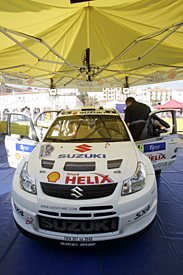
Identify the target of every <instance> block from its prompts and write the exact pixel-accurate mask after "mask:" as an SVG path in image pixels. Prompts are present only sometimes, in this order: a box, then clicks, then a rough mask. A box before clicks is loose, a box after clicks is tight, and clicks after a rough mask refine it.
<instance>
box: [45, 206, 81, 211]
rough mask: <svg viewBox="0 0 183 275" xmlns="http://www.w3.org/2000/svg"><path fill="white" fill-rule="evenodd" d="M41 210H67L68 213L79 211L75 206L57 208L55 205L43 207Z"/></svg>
mask: <svg viewBox="0 0 183 275" xmlns="http://www.w3.org/2000/svg"><path fill="white" fill-rule="evenodd" d="M41 208H44V209H52V210H53V209H54V210H66V211H77V210H78V209H77V207H73V206H63V207H60V206H55V205H41Z"/></svg>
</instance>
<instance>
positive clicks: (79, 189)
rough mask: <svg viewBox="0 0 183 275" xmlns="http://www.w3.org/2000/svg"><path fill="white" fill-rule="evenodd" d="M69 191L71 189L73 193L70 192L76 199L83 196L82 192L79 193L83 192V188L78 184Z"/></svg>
mask: <svg viewBox="0 0 183 275" xmlns="http://www.w3.org/2000/svg"><path fill="white" fill-rule="evenodd" d="M71 191H73V193H71V196H73V197H75V198H76V199H78V198H80V197H82V196H83V194H82V193H81V192H83V190H82V189H81V188H79V186H76V187H75V188H73V189H71Z"/></svg>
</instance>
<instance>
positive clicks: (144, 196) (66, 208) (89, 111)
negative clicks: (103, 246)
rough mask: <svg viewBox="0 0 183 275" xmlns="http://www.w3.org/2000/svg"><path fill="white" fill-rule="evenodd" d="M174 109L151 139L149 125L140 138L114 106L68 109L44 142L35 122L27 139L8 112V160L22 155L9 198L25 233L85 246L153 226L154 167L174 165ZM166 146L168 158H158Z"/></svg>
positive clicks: (175, 146) (48, 132) (154, 199)
mask: <svg viewBox="0 0 183 275" xmlns="http://www.w3.org/2000/svg"><path fill="white" fill-rule="evenodd" d="M158 112H159V111H158ZM169 113H170V114H172V124H171V127H172V129H170V130H169V132H166V133H160V134H159V136H157V137H154V138H152V137H150V136H148V133H147V131H148V130H147V129H148V125H145V127H144V130H143V132H142V135H141V141H138V142H137V143H136V144H135V143H134V141H133V139H132V137H131V134H130V132H129V130H128V128H127V126H126V124H125V123H124V121H123V120H122V118H121V116H120V115H119V113H118V112H117V111H116V110H114V109H107V110H104V109H103V108H99V109H95V108H92V107H89V108H82V109H80V110H67V111H64V112H62V113H61V114H59V115H58V116H57V117H56V119H55V120H54V122H53V123H52V125H51V126H50V128H49V129H48V131H47V133H46V135H45V136H44V138H43V140H42V141H41V142H38V140H37V138H36V133H35V130H34V126H33V124H31V121H30V125H29V126H27V128H28V129H27V137H26V134H25V125H23V127H22V124H19V123H17V124H16V123H15V114H13V115H12V116H14V117H13V121H11V114H10V115H9V118H8V122H7V136H6V139H5V143H6V148H7V150H8V159H9V162H10V163H11V159H13V157H14V154H17V152H18V154H19V156H20V157H18V158H19V159H21V161H20V164H19V165H18V167H17V169H16V171H15V174H14V178H13V183H12V198H11V202H12V208H13V215H14V219H15V221H16V224H17V226H18V228H19V229H20V231H21V232H22V233H24V234H25V235H26V236H29V237H32V238H34V237H35V238H36V239H37V238H41V239H45V238H46V239H50V240H53V241H57V242H59V243H60V244H63V245H76V246H78V245H80V246H84V245H93V244H95V243H96V242H97V241H105V240H112V239H117V238H122V237H127V236H130V235H133V234H135V233H137V232H139V231H141V230H143V229H144V228H146V227H147V226H148V225H150V224H151V223H152V222H153V220H154V218H155V216H156V212H157V186H156V177H155V173H154V169H153V165H154V167H155V169H156V166H157V169H162V167H163V168H165V167H170V166H172V165H173V163H174V162H175V157H176V148H177V143H178V138H177V135H176V120H175V114H174V112H173V111H172V110H171V111H170V112H169ZM19 115H21V116H22V115H23V114H17V116H19ZM151 115H153V113H151ZM19 118H20V117H19ZM149 119H150V117H149ZM16 126H17V127H19V130H17V132H18V131H19V132H20V134H19V135H18V134H17V132H16V131H15V128H16ZM21 127H22V130H21ZM11 129H12V131H11ZM13 131H14V133H13ZM21 131H22V133H23V135H21ZM23 131H24V132H23ZM145 135H146V138H145V139H143V138H144V137H145ZM10 144H11V146H12V147H11V149H10ZM168 144H169V145H170V147H171V150H170V151H171V152H168V153H167V152H166V150H167V149H168V148H167V147H168ZM13 146H14V148H16V150H14V151H13ZM31 146H32V147H31ZM26 147H27V148H26ZM34 147H35V149H34V150H33V151H32V153H31V154H30V152H28V151H31V150H32V149H33V148H34ZM138 148H139V149H140V150H139V149H138ZM17 150H19V151H17ZM25 151H26V152H25ZM142 151H143V153H142ZM22 152H23V153H24V155H21V153H22ZM162 152H163V154H164V155H165V158H164V157H162V158H161V157H159V154H162ZM23 153H22V154H23ZM25 153H26V154H25ZM145 154H147V156H146V155H145ZM163 154H162V155H163ZM15 158H16V157H15ZM168 158H170V159H168ZM151 161H152V163H153V165H152V163H151ZM12 163H15V162H13V161H12ZM157 163H159V164H161V165H160V166H158V165H157ZM162 163H164V164H162ZM14 166H15V164H14Z"/></svg>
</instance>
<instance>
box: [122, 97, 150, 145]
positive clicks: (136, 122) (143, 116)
mask: <svg viewBox="0 0 183 275" xmlns="http://www.w3.org/2000/svg"><path fill="white" fill-rule="evenodd" d="M126 106H127V108H126V110H125V122H126V124H127V126H128V128H129V130H130V132H131V134H132V137H133V139H134V141H137V140H139V138H140V135H141V132H142V130H143V128H144V125H145V122H146V120H147V118H148V115H149V113H150V112H151V109H150V107H149V106H148V105H146V104H144V103H141V102H137V101H136V100H135V99H134V98H133V97H128V98H127V99H126Z"/></svg>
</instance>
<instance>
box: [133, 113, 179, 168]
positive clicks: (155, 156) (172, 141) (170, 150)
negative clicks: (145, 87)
mask: <svg viewBox="0 0 183 275" xmlns="http://www.w3.org/2000/svg"><path fill="white" fill-rule="evenodd" d="M155 115H156V117H155ZM152 118H153V119H154V120H156V119H157V118H158V121H160V123H163V124H164V125H166V123H168V124H169V126H170V127H169V128H167V129H166V132H165V131H163V130H161V129H159V127H158V128H157V129H155V127H154V126H153V125H152V121H153V120H152ZM135 143H136V145H137V147H138V148H139V149H140V150H141V151H142V152H143V153H144V154H145V155H146V156H147V157H148V158H149V159H150V160H151V162H152V164H153V167H154V170H161V169H165V168H169V167H172V166H174V163H175V159H176V154H177V148H178V135H177V124H176V114H175V111H174V110H173V109H164V110H158V111H153V112H151V113H150V114H149V117H148V119H147V121H146V124H145V126H144V129H143V131H142V133H141V137H140V140H139V141H136V142H135Z"/></svg>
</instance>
